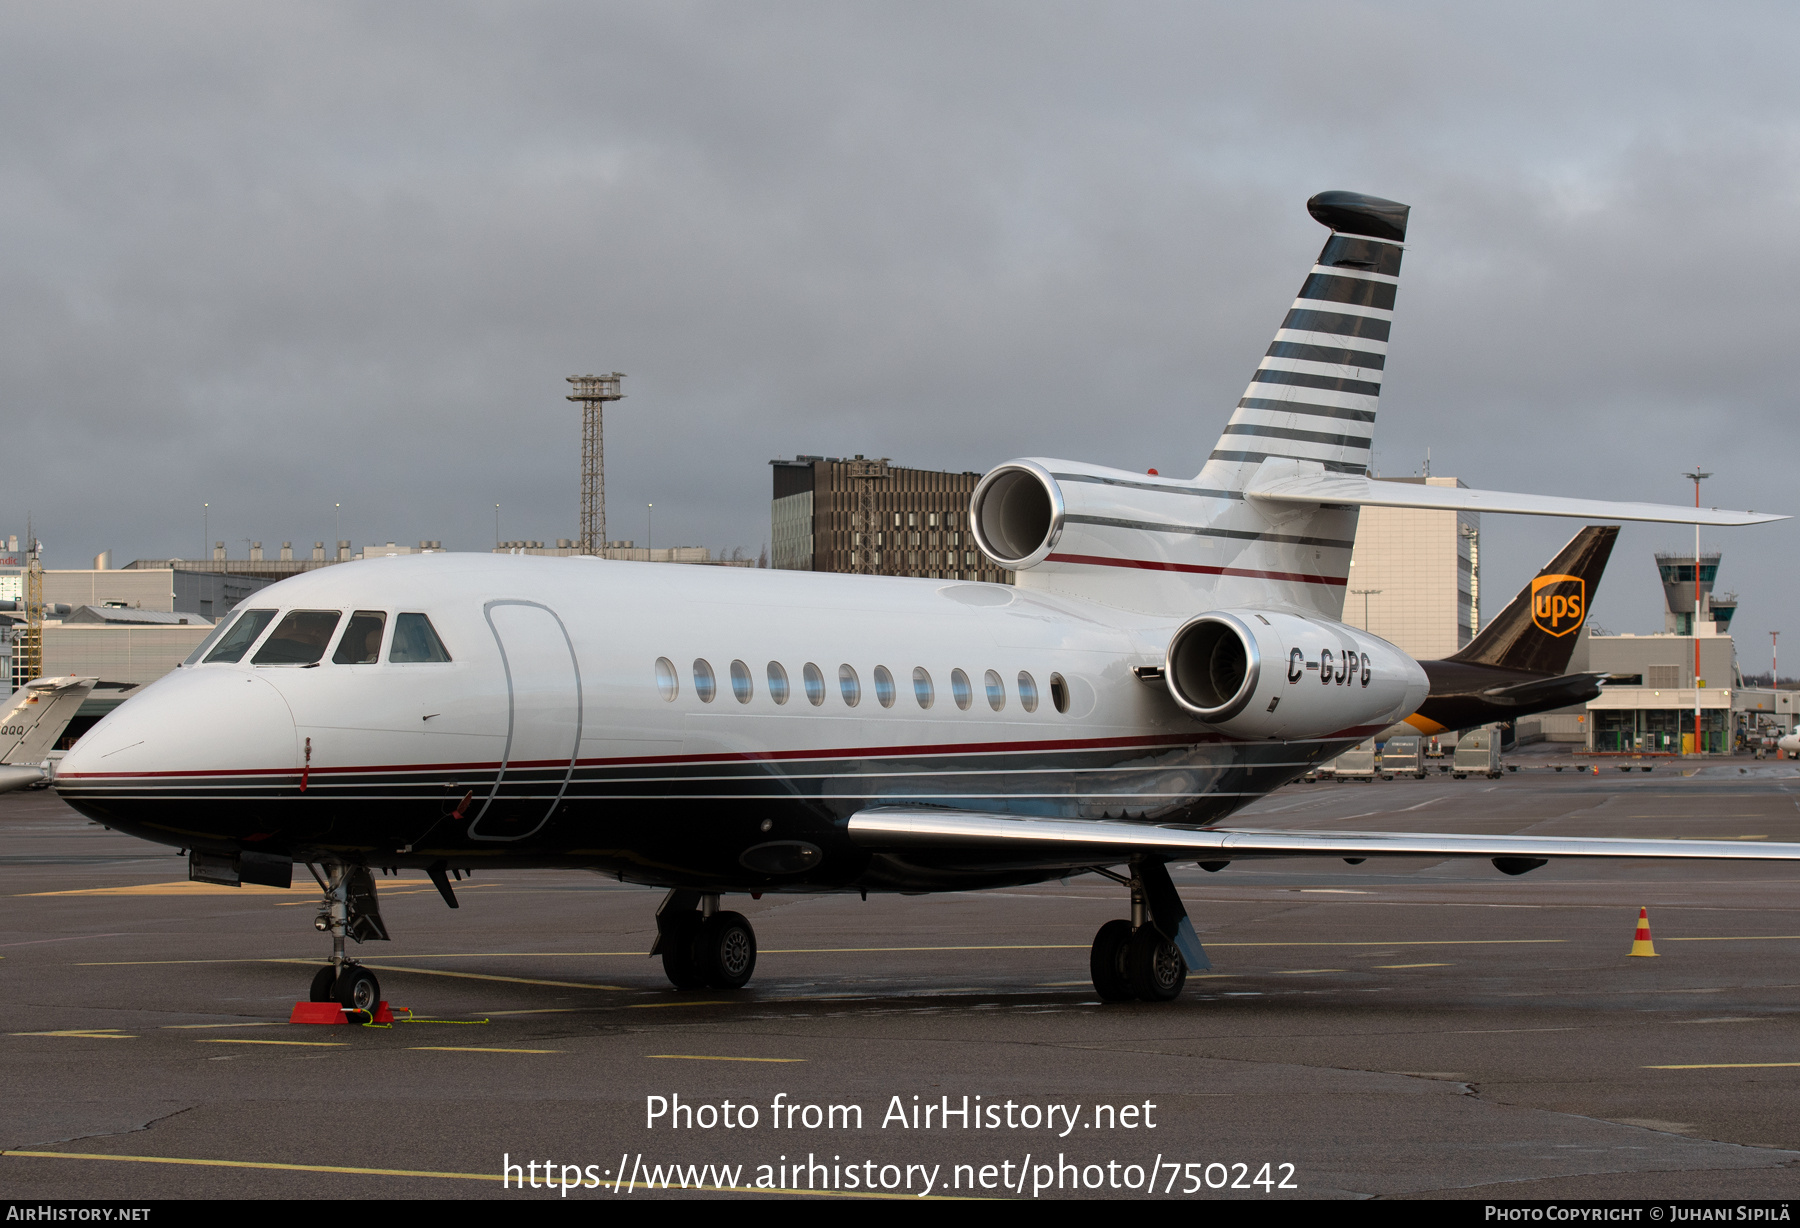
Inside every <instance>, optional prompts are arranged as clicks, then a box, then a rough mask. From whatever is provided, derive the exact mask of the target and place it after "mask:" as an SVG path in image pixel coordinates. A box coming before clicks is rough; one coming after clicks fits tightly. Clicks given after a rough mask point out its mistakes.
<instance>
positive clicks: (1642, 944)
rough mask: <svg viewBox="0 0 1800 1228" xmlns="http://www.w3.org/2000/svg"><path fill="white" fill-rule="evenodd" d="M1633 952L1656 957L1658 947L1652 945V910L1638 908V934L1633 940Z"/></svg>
mask: <svg viewBox="0 0 1800 1228" xmlns="http://www.w3.org/2000/svg"><path fill="white" fill-rule="evenodd" d="M1631 954H1633V955H1648V956H1650V957H1651V958H1652V959H1654V958H1655V957H1656V948H1655V947H1654V946H1652V945H1650V910H1649V909H1648V908H1640V909H1638V926H1637V934H1636V935H1635V936H1634V937H1633V938H1632V940H1631Z"/></svg>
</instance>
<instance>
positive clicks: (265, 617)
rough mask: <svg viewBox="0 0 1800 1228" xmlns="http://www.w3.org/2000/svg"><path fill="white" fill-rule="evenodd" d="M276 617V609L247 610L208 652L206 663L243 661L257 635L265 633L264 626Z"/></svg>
mask: <svg viewBox="0 0 1800 1228" xmlns="http://www.w3.org/2000/svg"><path fill="white" fill-rule="evenodd" d="M274 618H275V611H274V610H245V611H244V612H243V613H242V614H240V615H238V619H237V621H236V622H234V623H232V624H231V630H230V631H229V632H227V633H226V635H225V638H224V639H222V640H220V641H219V646H218V647H217V648H215V649H213V650H212V651H211V652H209V653H207V654H206V664H211V663H212V662H214V661H242V660H243V659H244V654H245V653H246V652H248V651H249V650H250V645H252V644H254V643H256V637H257V636H259V635H261V634H262V633H263V628H265V627H267V626H268V625H269V624H270V623H271V622H272V621H274ZM201 647H205V645H201Z"/></svg>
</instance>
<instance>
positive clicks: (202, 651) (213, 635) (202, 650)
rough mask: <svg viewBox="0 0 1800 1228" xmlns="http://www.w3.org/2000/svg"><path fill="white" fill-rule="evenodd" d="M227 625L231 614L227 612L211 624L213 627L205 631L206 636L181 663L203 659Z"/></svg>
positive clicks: (196, 661) (223, 632)
mask: <svg viewBox="0 0 1800 1228" xmlns="http://www.w3.org/2000/svg"><path fill="white" fill-rule="evenodd" d="M229 626H231V615H229V614H227V615H226V616H225V617H224V618H221V619H220V620H219V621H218V622H216V623H214V624H213V629H212V630H211V631H208V632H207V633H206V638H205V639H203V640H201V641H200V644H199V646H198V647H196V648H195V649H194V651H192V652H190V653H188V655H187V659H186V660H185V661H183V662H182V664H183V665H195V664H197V663H199V662H200V661H203V660H205V659H206V654H207V653H209V652H211V651H212V646H213V645H214V644H217V643H218V642H219V637H220V636H221V635H224V634H225V629H226V628H227V627H229Z"/></svg>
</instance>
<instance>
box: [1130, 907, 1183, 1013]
mask: <svg viewBox="0 0 1800 1228" xmlns="http://www.w3.org/2000/svg"><path fill="white" fill-rule="evenodd" d="M1125 971H1126V975H1128V976H1129V977H1130V978H1131V992H1132V993H1133V994H1135V995H1136V996H1137V997H1138V999H1139V1000H1140V1001H1144V1002H1172V1001H1174V1000H1175V998H1176V997H1178V996H1179V995H1180V993H1181V987H1182V986H1183V985H1185V984H1187V964H1186V963H1185V962H1184V961H1183V960H1182V958H1181V952H1180V951H1178V950H1176V949H1175V944H1174V943H1172V942H1170V941H1169V940H1168V939H1167V938H1164V937H1163V936H1162V935H1161V934H1159V933H1157V932H1156V928H1155V927H1154V926H1150V925H1145V926H1140V927H1139V928H1138V931H1137V933H1135V934H1133V935H1132V936H1131V943H1130V945H1129V946H1127V947H1126V948H1125Z"/></svg>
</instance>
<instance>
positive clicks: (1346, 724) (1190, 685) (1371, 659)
mask: <svg viewBox="0 0 1800 1228" xmlns="http://www.w3.org/2000/svg"><path fill="white" fill-rule="evenodd" d="M1163 678H1164V681H1165V682H1166V683H1167V685H1168V688H1169V694H1171V695H1173V696H1174V697H1175V702H1176V703H1178V704H1180V705H1181V706H1182V707H1183V708H1184V709H1186V710H1187V711H1188V712H1190V713H1192V714H1193V715H1194V716H1195V717H1197V718H1199V719H1200V720H1202V721H1204V722H1206V723H1207V724H1208V725H1211V726H1213V727H1214V728H1216V729H1218V730H1219V731H1220V732H1222V733H1227V734H1230V735H1232V736H1233V737H1239V738H1282V739H1300V738H1319V737H1326V736H1329V735H1332V734H1342V735H1345V736H1364V737H1367V736H1369V735H1370V734H1373V733H1375V732H1377V731H1379V730H1381V729H1383V728H1386V727H1387V726H1388V725H1391V724H1393V723H1394V722H1395V721H1398V720H1401V719H1403V718H1405V717H1407V716H1410V715H1412V714H1413V713H1414V712H1416V711H1418V708H1419V704H1420V703H1421V702H1423V701H1424V699H1425V696H1426V694H1427V693H1428V692H1429V691H1430V689H1431V683H1430V681H1429V680H1428V679H1427V678H1426V676H1425V671H1424V669H1422V668H1421V667H1420V665H1419V663H1418V662H1417V661H1415V660H1413V659H1412V658H1411V657H1409V656H1407V655H1406V654H1405V653H1403V652H1401V651H1400V650H1399V649H1398V648H1396V647H1394V646H1393V645H1392V644H1390V643H1388V642H1387V641H1386V640H1384V639H1379V638H1377V637H1376V636H1373V635H1370V634H1369V633H1368V632H1366V631H1359V630H1357V629H1356V628H1355V627H1350V626H1346V625H1345V624H1343V623H1341V622H1337V621H1335V620H1332V619H1328V618H1316V617H1301V616H1300V615H1297V614H1287V613H1282V612H1280V611H1276V610H1254V609H1235V610H1214V611H1211V612H1209V613H1206V614H1201V615H1199V616H1197V617H1195V618H1190V619H1189V620H1188V621H1187V622H1185V623H1183V624H1182V625H1181V627H1180V629H1178V630H1177V631H1176V632H1175V634H1174V636H1173V637H1172V638H1171V639H1170V640H1169V650H1168V656H1167V658H1166V660H1165V662H1164V666H1163Z"/></svg>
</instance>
